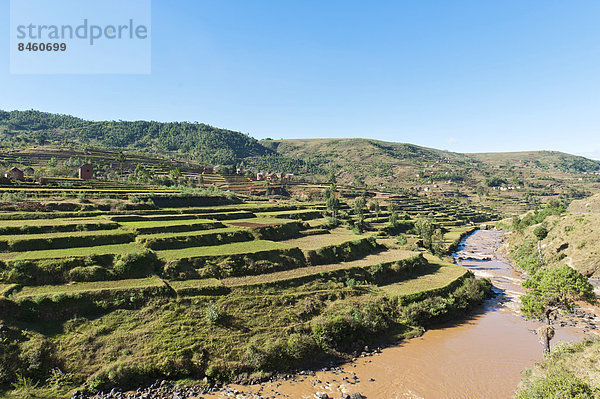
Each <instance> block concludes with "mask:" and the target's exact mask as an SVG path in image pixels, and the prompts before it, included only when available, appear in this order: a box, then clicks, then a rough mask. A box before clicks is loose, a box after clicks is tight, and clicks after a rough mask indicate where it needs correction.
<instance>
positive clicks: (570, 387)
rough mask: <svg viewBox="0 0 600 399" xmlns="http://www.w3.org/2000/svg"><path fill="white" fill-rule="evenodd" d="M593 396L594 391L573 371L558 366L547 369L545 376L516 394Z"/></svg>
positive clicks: (534, 398) (528, 398) (535, 398)
mask: <svg viewBox="0 0 600 399" xmlns="http://www.w3.org/2000/svg"><path fill="white" fill-rule="evenodd" d="M594 397H595V396H594V392H593V390H592V388H591V387H590V386H589V385H588V384H586V383H585V382H583V381H582V380H580V379H579V378H577V377H576V376H575V375H574V374H573V373H571V372H569V371H567V370H564V369H561V368H558V367H553V368H551V369H550V370H547V371H546V373H545V376H543V377H540V378H538V379H537V380H535V381H534V382H533V384H532V385H531V386H529V387H527V388H526V389H524V390H522V391H520V392H519V393H518V394H517V398H518V399H542V398H543V399H547V398H548V399H552V398H555V399H560V398H578V399H588V398H589V399H593V398H594Z"/></svg>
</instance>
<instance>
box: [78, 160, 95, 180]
mask: <svg viewBox="0 0 600 399" xmlns="http://www.w3.org/2000/svg"><path fill="white" fill-rule="evenodd" d="M93 177H94V168H92V165H90V164H89V163H85V164H83V165H81V166H80V167H79V178H80V179H83V180H90V179H92V178H93Z"/></svg>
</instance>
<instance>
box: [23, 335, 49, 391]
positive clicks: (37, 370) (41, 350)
mask: <svg viewBox="0 0 600 399" xmlns="http://www.w3.org/2000/svg"><path fill="white" fill-rule="evenodd" d="M55 353H56V348H54V346H53V345H52V344H51V343H50V341H48V340H46V339H32V340H29V341H27V342H26V343H24V344H23V345H22V347H21V354H20V355H19V360H20V362H21V364H22V368H23V369H22V373H23V376H25V377H30V378H33V379H34V380H36V381H42V380H45V379H46V378H47V377H48V376H49V375H50V370H52V369H53V368H55V367H56V366H57V365H58V361H57V359H56V357H55Z"/></svg>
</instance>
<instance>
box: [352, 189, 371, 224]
mask: <svg viewBox="0 0 600 399" xmlns="http://www.w3.org/2000/svg"><path fill="white" fill-rule="evenodd" d="M352 205H353V209H354V214H355V215H356V222H355V224H354V225H355V227H356V228H357V229H358V231H360V232H362V231H363V230H364V228H365V207H366V205H367V201H366V200H365V197H363V196H359V197H356V198H355V199H354V202H353V204H352Z"/></svg>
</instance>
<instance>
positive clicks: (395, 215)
mask: <svg viewBox="0 0 600 399" xmlns="http://www.w3.org/2000/svg"><path fill="white" fill-rule="evenodd" d="M397 225H398V212H396V211H393V212H392V214H391V215H390V226H392V227H396V226H397Z"/></svg>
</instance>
